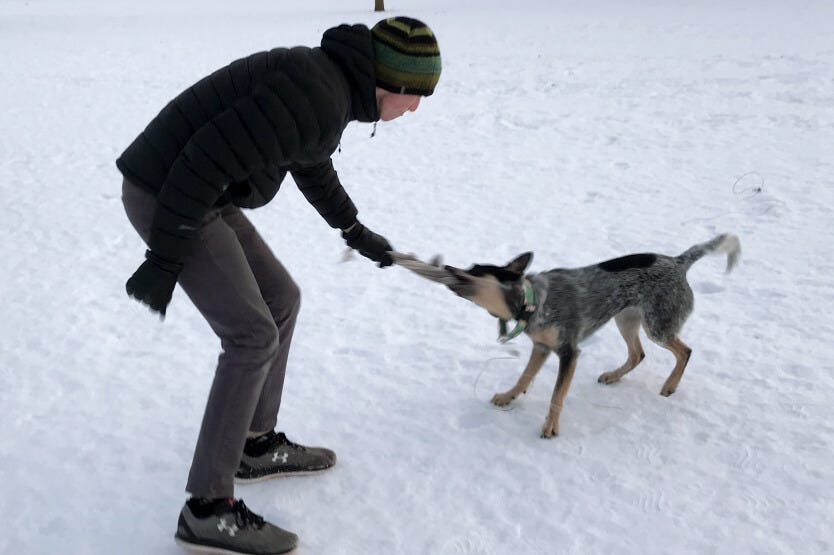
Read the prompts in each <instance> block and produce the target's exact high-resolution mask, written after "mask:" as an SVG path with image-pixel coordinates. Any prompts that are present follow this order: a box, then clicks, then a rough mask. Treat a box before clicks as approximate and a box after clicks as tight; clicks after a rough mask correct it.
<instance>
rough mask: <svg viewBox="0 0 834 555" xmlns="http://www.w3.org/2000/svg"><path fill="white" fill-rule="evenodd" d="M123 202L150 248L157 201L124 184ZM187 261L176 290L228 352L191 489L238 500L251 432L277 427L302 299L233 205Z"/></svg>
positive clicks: (200, 237) (207, 227)
mask: <svg viewBox="0 0 834 555" xmlns="http://www.w3.org/2000/svg"><path fill="white" fill-rule="evenodd" d="M122 201H123V202H124V206H125V211H126V212H127V217H128V219H129V220H130V223H131V224H133V227H134V228H136V231H138V232H139V235H140V236H141V237H142V239H143V240H144V241H145V242H147V241H148V236H149V234H150V228H151V220H152V219H153V213H154V208H155V205H156V198H155V197H154V196H153V195H152V194H150V193H148V192H147V191H145V190H144V189H142V188H140V187H138V186H137V185H135V184H133V183H130V182H128V181H127V180H125V182H124V184H123V185H122ZM183 262H184V265H183V269H182V273H180V276H179V280H178V283H179V285H180V287H181V288H182V289H183V291H185V293H186V294H187V295H188V296H189V298H190V299H191V301H192V302H193V303H194V306H196V307H197V309H198V310H199V311H200V312H201V313H202V315H203V317H205V319H206V320H207V321H208V323H209V325H210V326H211V328H212V329H213V330H214V332H215V333H216V334H217V336H218V337H219V338H220V345H221V347H222V352H221V354H220V357H219V359H218V363H217V371H216V372H215V375H214V383H213V384H212V386H211V393H210V394H209V398H208V404H207V405H206V411H205V414H204V416H203V424H202V427H201V429H200V436H199V438H198V439H197V447H196V449H195V451H194V460H193V461H192V463H191V472H190V474H189V476H188V484H187V485H186V490H187V491H188V492H190V493H191V494H192V495H194V496H197V497H212V498H213V497H232V496H233V495H234V473H235V471H236V470H237V468H238V464H239V463H240V457H241V454H242V453H243V446H244V443H245V441H246V436H247V432H250V431H253V432H265V431H268V430H272V429H273V428H274V427H275V424H276V421H277V417H278V408H279V407H280V405H281V391H282V390H283V388H284V373H285V370H286V366H287V356H288V354H289V349H290V343H291V341H292V335H293V330H294V328H295V321H296V318H297V316H298V310H299V308H300V305H301V294H300V292H299V290H298V286H297V285H296V284H295V282H294V281H293V280H292V277H290V275H289V273H287V270H286V269H285V268H284V266H283V265H282V264H281V263H280V262H278V260H277V259H276V258H275V256H274V255H273V254H272V252H271V251H270V250H269V247H268V246H267V245H266V243H265V242H264V240H263V239H262V238H261V236H260V235H259V234H258V232H257V231H256V230H255V228H254V226H253V225H252V223H251V222H250V221H249V220H248V219H247V218H246V216H244V215H243V213H242V212H241V210H240V209H239V208H237V207H234V206H228V207H225V208H223V209H218V210H216V211H213V212H212V213H211V214H209V216H208V217H207V218H206V221H205V222H204V225H203V227H202V228H201V229H200V231H199V232H198V234H197V239H196V240H195V241H194V245H193V248H192V251H191V252H190V254H189V255H188V257H187V258H186V259H185V260H184V261H183Z"/></svg>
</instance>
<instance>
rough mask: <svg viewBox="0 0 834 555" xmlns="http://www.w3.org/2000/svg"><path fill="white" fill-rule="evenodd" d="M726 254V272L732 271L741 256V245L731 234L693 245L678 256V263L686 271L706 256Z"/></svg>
mask: <svg viewBox="0 0 834 555" xmlns="http://www.w3.org/2000/svg"><path fill="white" fill-rule="evenodd" d="M717 253H726V255H727V272H730V271H732V269H733V268H734V267H735V265H736V263H737V262H738V259H739V256H741V243H740V242H739V240H738V237H736V236H735V235H733V234H731V233H724V234H722V235H719V236H718V237H716V238H715V239H713V240H711V241H707V242H706V243H701V244H700V245H695V246H694V247H692V248H690V249H689V250H687V251H686V252H684V253H683V254H681V255H680V256H678V262H680V263H681V264H683V266H684V267H685V268H686V269H687V270H688V269H689V267H690V266H692V265H693V264H695V262H697V261H698V260H700V259H701V258H702V257H703V256H705V255H707V254H717Z"/></svg>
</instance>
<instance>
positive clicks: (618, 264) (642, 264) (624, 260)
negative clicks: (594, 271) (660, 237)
mask: <svg viewBox="0 0 834 555" xmlns="http://www.w3.org/2000/svg"><path fill="white" fill-rule="evenodd" d="M656 260H657V255H656V254H630V255H628V256H623V257H620V258H615V259H613V260H607V261H605V262H600V263H599V264H597V266H598V267H599V269H600V270H603V271H605V272H622V271H624V270H632V269H635V268H648V267H649V266H651V265H652V264H654V263H655V261H656Z"/></svg>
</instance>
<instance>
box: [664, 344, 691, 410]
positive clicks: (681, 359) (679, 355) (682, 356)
mask: <svg viewBox="0 0 834 555" xmlns="http://www.w3.org/2000/svg"><path fill="white" fill-rule="evenodd" d="M661 345H662V346H663V347H665V348H667V349H669V350H670V351H672V353H673V354H674V355H675V368H674V369H673V370H672V373H671V374H669V377H668V378H666V383H664V384H663V388H662V389H661V390H660V394H661V395H663V396H664V397H668V396H669V395H671V394H672V393H674V392H675V390H676V389H677V388H678V384H679V383H680V381H681V378H682V377H683V371H684V369H685V368H686V363H688V362H689V357H690V355H692V349H690V348H689V347H688V346H687V345H686V344H685V343H684V342H683V341H681V340H680V339H678V338H677V337H673V338H672V339H671V340H669V341H668V342H666V343H661Z"/></svg>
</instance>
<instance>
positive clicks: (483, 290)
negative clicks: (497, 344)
mask: <svg viewBox="0 0 834 555" xmlns="http://www.w3.org/2000/svg"><path fill="white" fill-rule="evenodd" d="M532 260H533V253H532V252H525V253H524V254H522V255H519V256H517V257H516V258H514V259H513V260H512V261H510V262H509V263H508V264H506V265H504V266H492V265H489V264H475V265H474V266H472V267H471V268H469V269H467V270H461V269H460V268H455V267H454V266H445V267H444V269H445V270H446V271H447V272H448V274H449V276H450V277H451V279H450V280H444V283H445V284H446V286H447V287H448V288H449V289H451V290H452V291H453V292H454V293H455V294H457V295H459V296H461V297H463V298H464V299H468V300H470V301H472V302H473V303H475V304H477V305H478V306H481V307H483V308H485V309H486V310H487V311H488V312H489V313H490V314H492V315H493V316H495V317H496V318H503V319H505V320H509V319H511V318H512V317H513V313H512V310H511V308H510V304H509V302H508V300H507V295H508V294H511V293H512V292H513V291H514V290H515V289H516V288H517V287H519V286H520V284H521V281H522V280H523V279H524V271H525V270H526V269H527V267H528V266H529V265H530V262H531V261H532Z"/></svg>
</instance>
